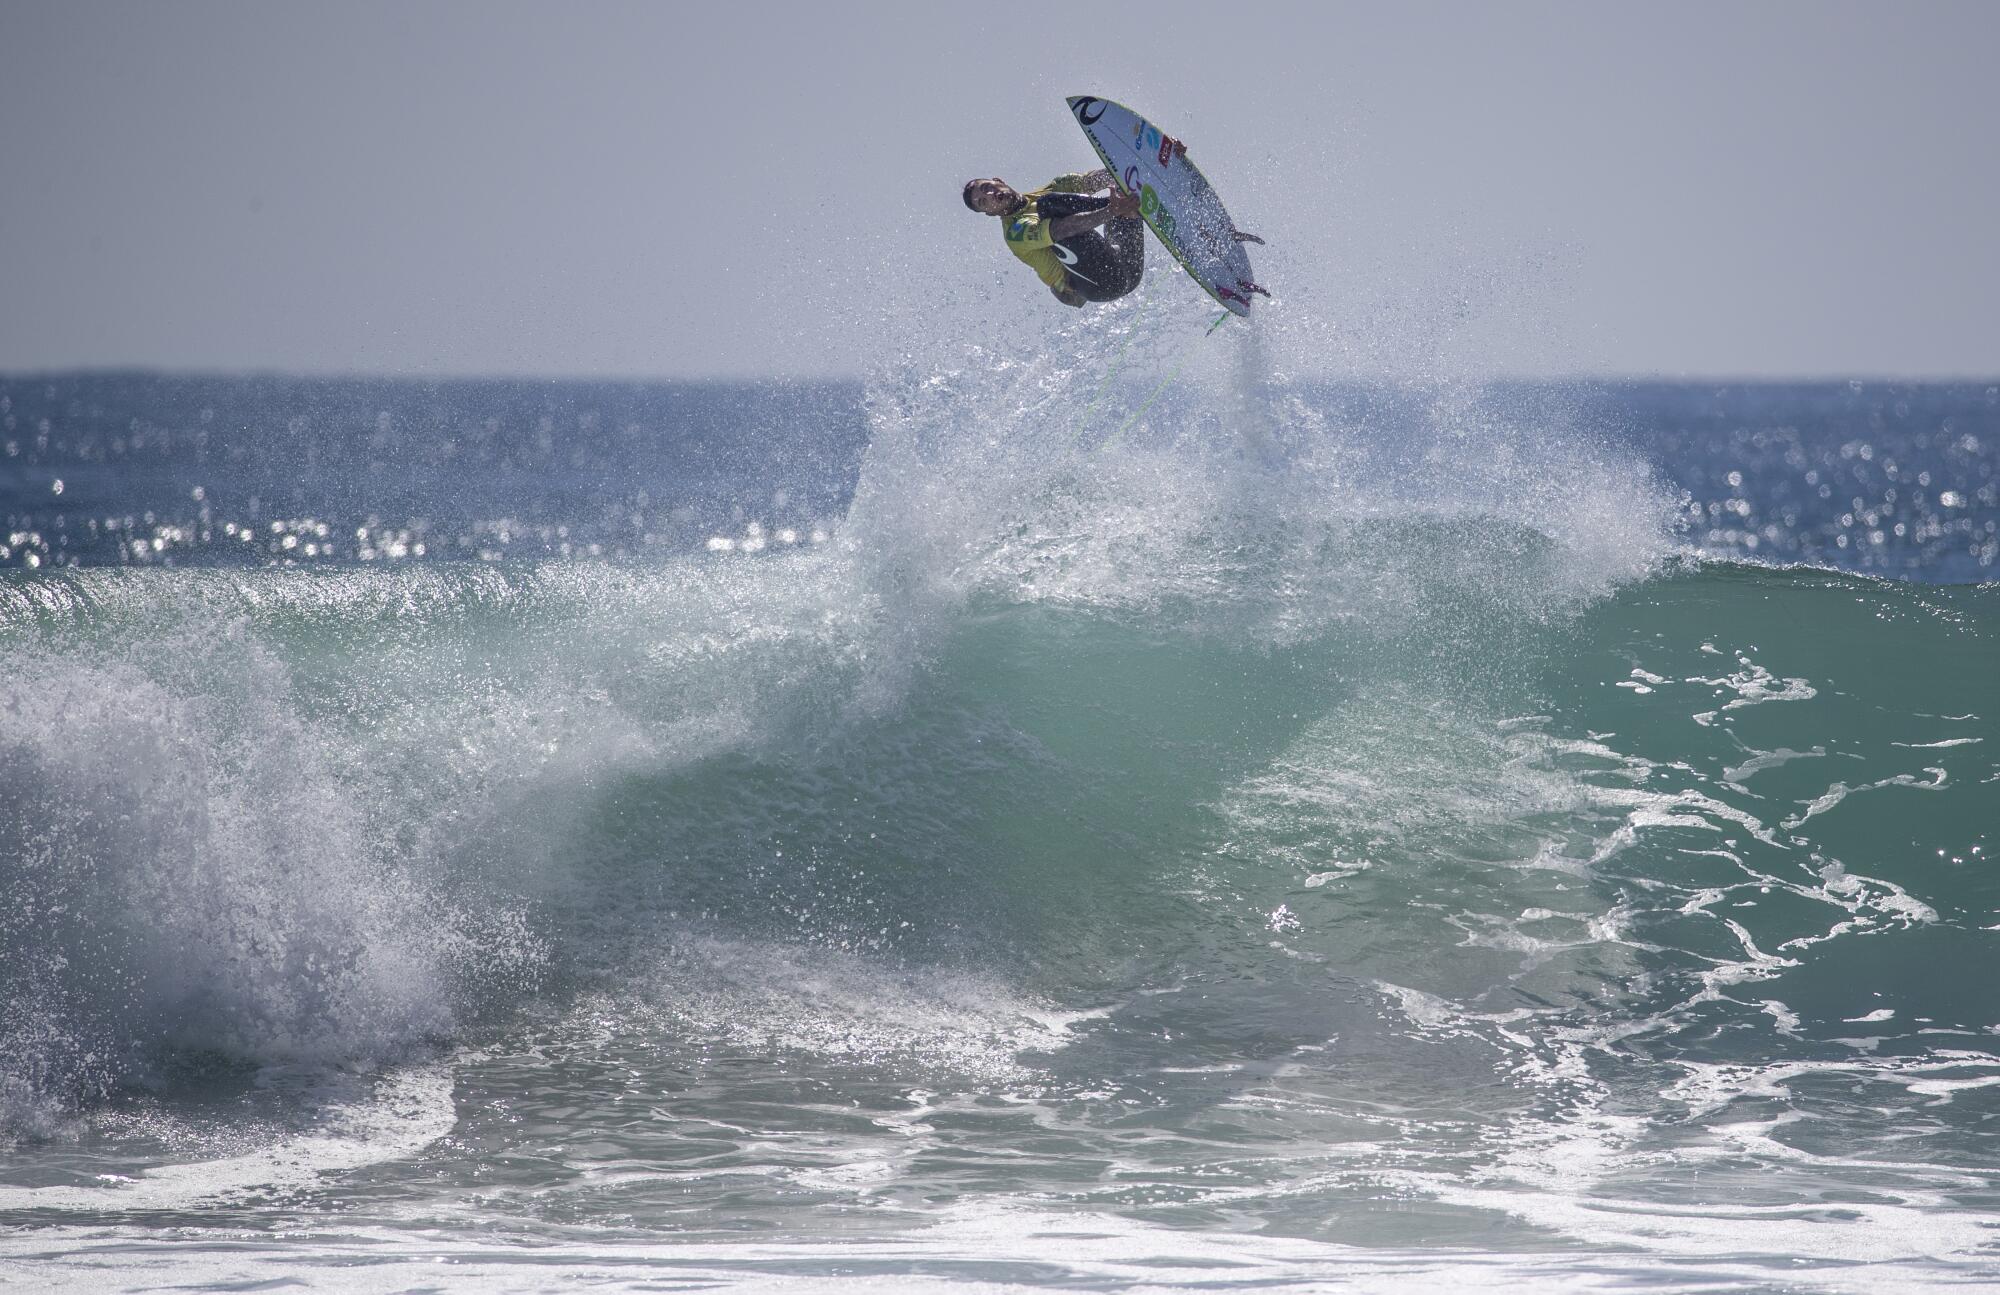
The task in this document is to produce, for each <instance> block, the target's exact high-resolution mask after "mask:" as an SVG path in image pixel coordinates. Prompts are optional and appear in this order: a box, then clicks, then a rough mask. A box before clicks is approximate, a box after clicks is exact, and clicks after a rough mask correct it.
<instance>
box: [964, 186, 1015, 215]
mask: <svg viewBox="0 0 2000 1295" xmlns="http://www.w3.org/2000/svg"><path fill="white" fill-rule="evenodd" d="M965 205H966V206H967V207H970V208H971V209H972V210H974V211H977V212H981V213H983V214H985V215H988V216H1004V215H1006V214H1007V213H1008V212H1010V211H1012V210H1014V208H1016V207H1018V206H1020V205H1021V195H1020V194H1018V193H1015V192H1014V188H1013V186H1012V185H1010V184H1008V183H1007V182H1006V181H1005V180H1001V179H998V178H995V179H991V180H967V181H966V182H965Z"/></svg>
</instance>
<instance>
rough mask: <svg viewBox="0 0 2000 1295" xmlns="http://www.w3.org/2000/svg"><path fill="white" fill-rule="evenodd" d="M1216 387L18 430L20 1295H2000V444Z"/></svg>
mask: <svg viewBox="0 0 2000 1295" xmlns="http://www.w3.org/2000/svg"><path fill="white" fill-rule="evenodd" d="M1156 318H1157V316H1156ZM1178 327H1179V328H1180V329H1181V330H1182V332H1185V333H1186V334H1187V336H1183V335H1182V332H1172V333H1171V335H1170V332H1169V330H1167V329H1165V328H1164V327H1163V326H1157V325H1155V324H1146V325H1142V324H1141V322H1140V319H1139V316H1138V314H1137V312H1136V308H1134V309H1133V310H1132V311H1130V312H1127V311H1126V310H1125V309H1124V308H1123V307H1116V308H1112V309H1110V310H1106V311H1102V312H1098V313H1096V314H1094V315H1093V316H1092V317H1091V322H1090V323H1089V324H1088V325H1085V324H1074V325H1071V326H1070V328H1069V331H1067V332H1063V333H1051V334H1050V337H1049V344H1048V345H1047V347H1046V348H1045V349H1044V350H1043V352H1042V353H1040V354H1038V355H1029V356H1021V355H1008V354H999V353H994V352H990V351H983V350H980V349H978V348H975V347H970V346H958V347H955V348H954V347H953V346H951V345H948V344H943V343H940V344H939V345H938V346H937V347H935V348H933V351H932V352H931V353H928V354H925V355H923V356H920V357H919V356H901V357H898V358H896V359H895V360H894V361H892V362H885V364H884V365H883V366H882V370H881V371H880V372H878V373H874V374H871V375H869V376H868V377H866V378H865V379H863V380H858V381H855V382H847V383H804V382H789V383H786V382H765V383H740V384H721V383H677V384H672V383H652V384H646V383H608V382H581V381H574V382H557V381H525V380H491V381H485V380H452V381H423V380H393V381H392V380H377V379H308V378H284V377H273V376H160V375H150V374H140V373H87V374H50V375H17V376H12V377H8V378H5V379H4V380H0V660H4V662H5V666H4V671H0V1280H12V1281H18V1282H24V1283H26V1285H25V1286H24V1287H23V1288H24V1289H30V1288H32V1289H70V1290H79V1291H82V1290H89V1291H111V1290H118V1291H126V1290H131V1291H137V1290H158V1289H224V1290H266V1289H324V1290H336V1291H404V1290H426V1291H474V1290H477V1291H542V1290H551V1289H586V1288H587V1289H606V1290H625V1289H630V1290H693V1289H717V1288H752V1289H800V1290H805V1289H810V1290H838V1289H857V1290H859V1289H868V1290H874V1291H880V1290H884V1289H891V1290H910V1291H917V1290H939V1289H963V1290H999V1289H1056V1288H1060V1289H1088V1290H1095V1291H1141V1290H1144V1291H1155V1290H1158V1291H1183V1290H1201V1291H1215V1290H1231V1289H1238V1288H1253V1287H1266V1286H1274V1287H1282V1288H1288V1289H1315V1290H1316V1289H1341V1290H1382V1291H1389V1290H1394V1291H1410V1290H1450V1291H1454V1292H1457V1291H1464V1290H1469V1289H1481V1290H1488V1289H1490V1290H1538V1291H1541V1290H1549V1291H1564V1290H1577V1291H1581V1290H1605V1289H1633V1290H1647V1291H1704V1292H1708V1291H1787V1292H1816V1291H1869V1292H1879V1291H1916V1290H1932V1289H1937V1288H1940V1287H1950V1286H1954V1285H1956V1286H1960V1287H1964V1288H1975V1287H1981V1286H1984V1285H1987V1284H2000V994H1996V990H1995V984H1996V979H2000V868H1996V861H1995V858H1994V855H1995V853H1996V850H2000V840H1996V836H1997V835H2000V583H1995V582H1996V580H2000V387H1996V386H1995V385H1992V384H1991V383H1986V382H1971V383H1963V384H1897V383H1882V382H1874V381H1853V382H1850V381H1834V382H1820V383H1790V384H1781V383H1762V384H1758V383H1750V384H1745V383H1700V384H1675V383H1623V382H1539V383H1531V382H1480V381H1449V380H1443V379H1435V380H1415V379H1412V380H1409V381H1401V382H1391V381H1380V382H1330V381H1321V380H1309V379H1305V378H1298V377H1294V376H1291V375H1289V374H1288V373H1287V372H1285V371H1284V369H1283V367H1282V366H1281V365H1280V364H1279V363H1277V362H1276V361H1274V360H1273V359H1272V357H1271V356H1270V355H1268V354H1267V353H1266V352H1265V350H1264V348H1263V345H1262V344H1261V343H1260V342H1259V334H1258V333H1257V332H1256V331H1255V330H1254V329H1253V328H1250V327H1249V326H1241V325H1236V326H1232V327H1231V328H1226V329H1223V330H1221V331H1219V332H1218V333H1216V334H1215V335H1214V336H1213V337H1212V338H1203V337H1201V335H1200V328H1201V323H1200V321H1189V320H1181V321H1179V324H1178ZM1189 338H1192V339H1194V340H1193V341H1190V340H1189ZM1162 379H1170V381H1165V382H1163V381H1162Z"/></svg>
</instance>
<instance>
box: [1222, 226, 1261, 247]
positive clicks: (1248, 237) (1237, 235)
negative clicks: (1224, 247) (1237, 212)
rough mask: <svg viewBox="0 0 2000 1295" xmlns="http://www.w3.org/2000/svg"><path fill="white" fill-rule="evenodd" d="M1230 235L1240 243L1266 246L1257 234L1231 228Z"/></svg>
mask: <svg viewBox="0 0 2000 1295" xmlns="http://www.w3.org/2000/svg"><path fill="white" fill-rule="evenodd" d="M1229 236H1230V237H1231V238H1233V239H1235V240H1236V241H1237V242H1239V243H1255V244H1256V245H1257V246H1259V247H1262V246H1264V240H1263V239H1261V238H1259V237H1257V236H1256V235H1255V234H1246V233H1244V232H1243V231H1242V230H1240V229H1232V230H1230V231H1229Z"/></svg>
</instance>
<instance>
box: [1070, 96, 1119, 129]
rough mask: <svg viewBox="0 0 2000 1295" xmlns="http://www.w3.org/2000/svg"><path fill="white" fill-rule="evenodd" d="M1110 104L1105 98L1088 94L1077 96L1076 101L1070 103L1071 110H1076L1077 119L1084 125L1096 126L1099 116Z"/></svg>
mask: <svg viewBox="0 0 2000 1295" xmlns="http://www.w3.org/2000/svg"><path fill="white" fill-rule="evenodd" d="M1110 106H1111V105H1110V104H1108V103H1106V102H1105V101H1104V100H1102V99H1099V98H1097V97H1096V96H1094V95H1088V94H1086V95H1079V96H1077V100H1076V102H1075V103H1073V104H1071V105H1070V111H1072V112H1074V113H1075V114H1076V119H1077V120H1078V121H1080V122H1082V123H1083V124H1084V125H1086V126H1095V125H1096V124H1097V120H1098V118H1100V117H1102V116H1103V115H1104V110H1105V109H1106V108H1109V107H1110Z"/></svg>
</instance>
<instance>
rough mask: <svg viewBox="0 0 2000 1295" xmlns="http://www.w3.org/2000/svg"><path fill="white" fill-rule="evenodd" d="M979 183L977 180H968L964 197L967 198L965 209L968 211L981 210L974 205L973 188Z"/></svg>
mask: <svg viewBox="0 0 2000 1295" xmlns="http://www.w3.org/2000/svg"><path fill="white" fill-rule="evenodd" d="M978 183H979V181H977V180H967V181H966V182H965V192H964V194H963V195H962V196H963V197H964V198H965V209H966V210H967V211H978V210H979V208H977V207H975V206H973V205H972V186H973V185H975V184H978Z"/></svg>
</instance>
